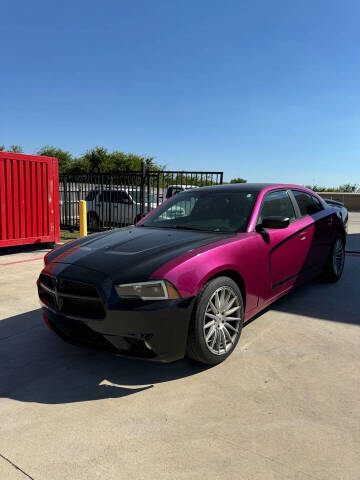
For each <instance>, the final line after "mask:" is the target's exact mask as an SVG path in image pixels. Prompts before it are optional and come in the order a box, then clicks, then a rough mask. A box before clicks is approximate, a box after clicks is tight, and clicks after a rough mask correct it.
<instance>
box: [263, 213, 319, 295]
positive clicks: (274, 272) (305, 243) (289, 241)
mask: <svg viewBox="0 0 360 480" xmlns="http://www.w3.org/2000/svg"><path fill="white" fill-rule="evenodd" d="M283 233H284V235H285V238H284V239H282V240H280V239H279V240H280V241H278V239H277V238H276V237H277V236H276V235H274V233H272V234H271V233H270V236H272V237H273V239H274V246H273V248H272V249H271V251H270V259H269V261H270V278H271V289H272V290H273V289H274V288H276V287H278V286H281V285H282V284H284V288H285V287H286V286H287V285H286V283H287V282H289V281H291V280H293V279H295V278H296V277H297V276H298V275H299V274H300V273H302V272H304V271H306V270H307V269H308V268H309V255H310V251H311V244H312V241H313V237H314V225H313V223H312V222H309V221H308V219H301V220H297V221H295V222H293V223H292V224H291V225H289V227H287V228H286V229H284V232H283ZM278 236H279V235H278Z"/></svg>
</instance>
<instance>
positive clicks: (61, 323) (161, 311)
mask: <svg viewBox="0 0 360 480" xmlns="http://www.w3.org/2000/svg"><path fill="white" fill-rule="evenodd" d="M48 270H49V269H48V268H47V267H46V268H45V269H44V270H43V273H45V274H48V275H49V274H50V275H54V272H50V273H49V271H48ZM56 270H58V271H60V275H57V278H58V279H67V278H70V280H73V279H74V276H75V277H77V278H78V279H79V278H81V277H82V275H80V274H79V271H77V272H76V273H77V275H71V276H70V275H69V273H70V270H69V269H66V268H64V269H61V267H60V265H58V267H57V269H56ZM71 270H72V272H71V273H73V271H74V270H73V269H71ZM85 278H87V279H88V278H89V276H87V277H85ZM91 280H92V284H93V285H94V286H95V285H96V288H97V290H98V291H99V294H100V296H101V298H102V300H103V305H104V316H103V318H96V319H94V318H87V317H86V315H87V311H86V309H84V317H82V312H80V315H79V311H78V312H77V315H71V314H68V313H66V314H64V313H62V312H61V311H58V310H57V309H56V308H54V306H53V305H49V304H48V303H46V302H45V301H44V295H43V292H42V291H41V287H40V285H39V286H38V288H39V297H40V302H41V304H42V309H43V314H44V315H45V317H46V323H47V324H48V326H50V327H51V328H52V329H53V330H54V331H55V332H56V333H57V334H58V335H59V336H60V337H61V338H62V339H63V340H65V341H67V342H69V343H74V344H80V345H86V346H92V347H96V348H100V349H102V350H110V351H113V352H115V353H117V354H120V355H125V356H131V357H137V358H144V359H149V360H157V361H162V362H171V361H174V360H178V359H180V358H182V357H183V356H184V355H185V351H186V342H187V336H188V329H189V323H190V319H191V314H192V310H193V304H194V297H189V298H182V299H177V300H160V301H143V300H120V299H119V297H118V296H117V295H116V293H115V294H114V289H113V287H111V286H110V285H109V280H108V279H105V278H104V277H102V276H100V277H99V276H97V275H96V274H94V273H92V275H91ZM88 283H89V282H88Z"/></svg>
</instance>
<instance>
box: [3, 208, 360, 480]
mask: <svg viewBox="0 0 360 480" xmlns="http://www.w3.org/2000/svg"><path fill="white" fill-rule="evenodd" d="M347 249H348V250H349V251H350V250H351V252H353V253H351V254H348V255H347V259H346V267H345V271H344V275H343V278H342V279H341V281H340V282H339V283H337V284H332V285H327V284H322V283H317V282H313V283H311V284H309V285H307V286H305V287H302V288H300V289H298V290H296V291H294V292H292V293H290V294H289V295H288V296H287V297H285V298H283V299H282V300H280V301H278V302H277V303H276V304H274V305H273V306H272V308H271V309H269V310H268V311H266V312H265V313H263V314H261V315H260V316H259V317H258V318H257V319H256V320H254V321H252V322H251V323H250V324H249V325H247V326H246V327H245V328H244V330H243V334H242V337H241V339H240V342H239V345H238V347H237V349H236V350H235V352H234V353H233V354H232V356H231V357H230V358H229V359H228V360H227V361H226V362H224V363H222V364H221V365H219V366H217V367H214V368H205V367H202V366H199V365H196V364H194V363H191V362H189V361H186V360H182V361H179V362H176V363H173V364H168V365H162V364H153V363H146V362H142V361H135V360H133V361H131V360H125V359H121V358H119V357H114V356H112V355H108V354H103V353H99V352H94V351H91V350H88V349H82V348H78V347H74V346H70V345H67V344H65V343H63V342H62V341H61V340H59V339H58V338H57V337H56V336H55V335H54V334H53V333H52V332H51V331H49V330H48V329H47V328H46V327H45V326H44V324H43V321H42V320H41V316H40V310H39V308H38V300H37V295H36V289H35V280H36V278H37V276H38V274H39V271H40V269H41V268H42V261H41V259H40V260H38V259H35V258H37V257H39V258H40V257H41V256H42V255H43V254H44V252H41V251H36V252H26V253H16V254H13V255H3V256H0V479H1V480H3V479H6V480H7V479H9V480H12V479H17V480H18V479H26V478H32V479H34V480H60V479H61V480H64V479H76V480H77V479H81V480H82V479H86V480H93V479H94V480H97V479H99V480H100V479H101V480H113V479H114V480H115V479H116V480H119V479H123V478H124V479H125V478H126V479H128V478H136V479H137V480H140V479H146V480H147V479H169V478H171V479H185V478H186V479H197V478H207V479H220V478H222V479H224V478H225V479H240V480H245V479H246V480H280V479H281V480H283V479H289V480H295V479H296V480H299V479H319V480H332V479H334V480H340V479H342V480H350V479H351V480H355V479H356V480H357V479H359V478H360V454H359V452H360V380H359V367H360V349H359V344H360V328H359V326H360V284H359V279H360V254H359V255H357V254H356V253H354V252H356V251H358V252H360V214H351V223H350V227H349V241H348V247H347ZM34 259H35V260H34ZM22 260H31V261H27V262H24V263H13V262H18V261H22Z"/></svg>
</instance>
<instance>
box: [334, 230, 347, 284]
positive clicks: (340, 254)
mask: <svg viewBox="0 0 360 480" xmlns="http://www.w3.org/2000/svg"><path fill="white" fill-rule="evenodd" d="M344 263H345V247H344V243H343V242H342V240H341V239H340V238H338V239H337V240H336V242H335V244H334V249H333V269H334V273H335V275H336V276H340V275H341V272H342V270H343V268H344Z"/></svg>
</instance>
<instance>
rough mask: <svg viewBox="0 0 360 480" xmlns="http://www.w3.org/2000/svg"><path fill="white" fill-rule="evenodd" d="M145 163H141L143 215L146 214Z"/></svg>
mask: <svg viewBox="0 0 360 480" xmlns="http://www.w3.org/2000/svg"><path fill="white" fill-rule="evenodd" d="M145 176H146V173H145V163H144V161H142V162H141V179H140V195H141V212H140V213H141V215H144V213H145Z"/></svg>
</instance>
